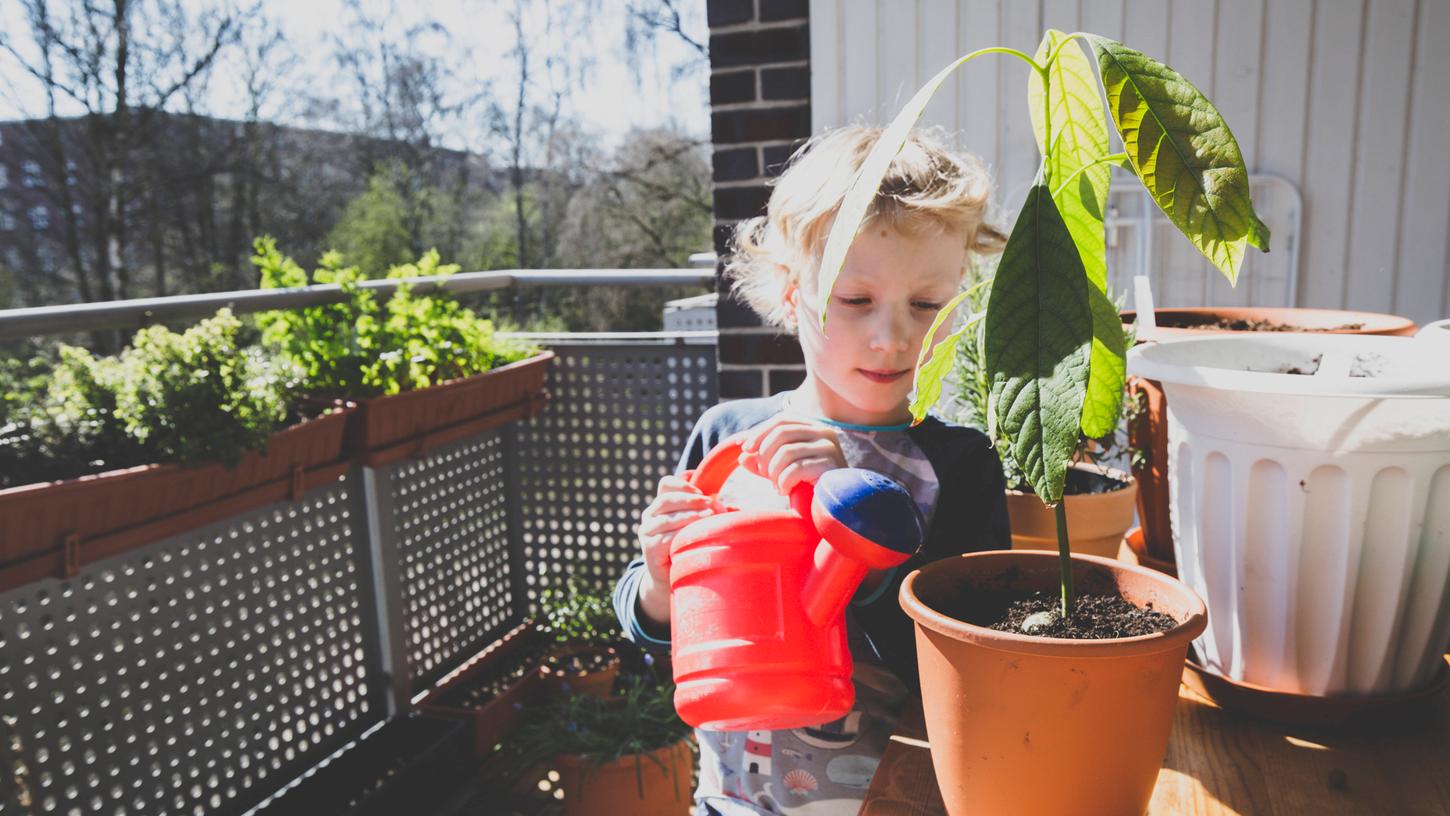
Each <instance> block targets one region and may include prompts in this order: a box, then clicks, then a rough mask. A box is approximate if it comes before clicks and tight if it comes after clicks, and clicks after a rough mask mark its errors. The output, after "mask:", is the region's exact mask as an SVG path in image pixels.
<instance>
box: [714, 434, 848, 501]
mask: <svg viewBox="0 0 1450 816" xmlns="http://www.w3.org/2000/svg"><path fill="white" fill-rule="evenodd" d="M742 447H743V449H744V453H743V454H742V455H741V457H740V464H741V466H742V467H744V468H745V469H746V470H749V471H750V472H751V473H754V474H756V475H757V476H763V477H765V478H766V479H769V480H770V481H771V482H773V483H774V484H775V488H776V490H779V491H780V494H781V495H782V496H789V495H790V491H791V488H793V487H795V486H796V485H797V484H799V483H800V482H803V481H804V482H810V483H812V484H814V483H815V481H816V480H817V479H819V478H821V474H823V473H825V472H826V471H828V470H834V469H836V468H843V467H846V455H845V454H844V453H842V452H841V443H840V442H839V441H838V440H837V439H836V429H835V428H832V427H830V426H829V425H822V424H820V423H816V422H809V421H806V420H803V419H791V418H788V417H781V418H778V419H774V420H771V421H770V422H766V423H764V424H762V425H761V426H760V427H758V428H755V429H753V430H751V431H750V432H749V433H748V434H747V435H746V437H745V438H744V439H743V440H742Z"/></svg>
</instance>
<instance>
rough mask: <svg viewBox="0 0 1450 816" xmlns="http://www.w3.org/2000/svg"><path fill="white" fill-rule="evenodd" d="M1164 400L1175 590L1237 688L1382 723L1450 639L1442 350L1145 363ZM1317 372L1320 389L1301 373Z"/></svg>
mask: <svg viewBox="0 0 1450 816" xmlns="http://www.w3.org/2000/svg"><path fill="white" fill-rule="evenodd" d="M1129 370H1130V372H1132V373H1134V374H1136V375H1137V376H1140V377H1145V378H1150V379H1153V380H1156V381H1158V382H1161V383H1162V385H1163V388H1164V389H1165V391H1166V393H1167V396H1168V410H1167V436H1168V438H1167V449H1168V462H1167V466H1168V467H1167V471H1168V486H1169V493H1170V497H1171V508H1172V512H1173V531H1174V537H1173V540H1174V549H1175V553H1176V556H1177V564H1178V571H1179V574H1180V575H1181V576H1182V577H1183V579H1184V580H1185V581H1186V582H1187V583H1188V584H1189V585H1190V586H1192V587H1193V588H1194V589H1195V590H1197V591H1198V592H1199V593H1200V594H1202V595H1203V596H1204V598H1205V599H1206V600H1207V602H1208V606H1209V609H1210V612H1211V619H1210V626H1209V629H1208V630H1207V631H1206V632H1205V633H1204V635H1203V637H1202V638H1200V639H1199V640H1198V642H1197V643H1196V644H1195V648H1196V650H1197V652H1198V654H1199V656H1200V657H1201V658H1202V660H1203V666H1204V668H1205V669H1207V670H1208V671H1211V672H1214V673H1215V674H1218V675H1219V676H1221V677H1223V678H1226V679H1227V680H1229V681H1232V682H1236V683H1242V684H1246V687H1248V686H1254V687H1259V688H1263V689H1268V690H1271V691H1279V692H1289V693H1294V694H1301V695H1312V696H1318V697H1331V696H1354V697H1358V698H1360V699H1361V701H1362V702H1363V703H1364V704H1366V705H1370V704H1373V701H1374V700H1375V699H1377V698H1384V699H1390V698H1391V697H1392V696H1393V695H1396V694H1403V693H1406V692H1410V691H1413V690H1415V689H1418V688H1421V687H1423V686H1425V685H1426V684H1429V683H1431V682H1434V680H1435V672H1436V671H1437V670H1438V669H1439V668H1440V666H1441V663H1442V660H1441V657H1440V656H1441V654H1442V653H1443V651H1444V648H1445V643H1446V640H1447V638H1450V617H1447V616H1446V614H1445V610H1446V609H1447V608H1450V369H1447V368H1446V367H1445V363H1444V354H1443V352H1440V351H1439V349H1438V344H1434V343H1424V342H1421V341H1418V340H1413V339H1404V338H1393V337H1362V336H1360V337H1355V336H1331V335H1323V334H1318V335H1316V334H1275V335H1264V334H1259V335H1254V336H1236V337H1212V338H1204V339H1196V340H1185V341H1181V342H1173V343H1163V344H1158V345H1149V346H1142V347H1139V348H1137V349H1134V350H1133V352H1132V354H1131V355H1130V357H1129ZM1299 372H1307V373H1299Z"/></svg>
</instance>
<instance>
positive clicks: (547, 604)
mask: <svg viewBox="0 0 1450 816" xmlns="http://www.w3.org/2000/svg"><path fill="white" fill-rule="evenodd" d="M539 605H540V611H541V612H542V615H543V621H542V627H541V628H542V629H543V630H544V631H545V632H546V633H547V634H548V636H549V637H550V638H551V639H552V640H553V642H554V643H555V644H557V645H561V646H562V645H584V646H614V645H616V644H618V643H619V642H620V640H621V639H622V637H623V635H622V634H621V633H620V630H619V618H618V617H616V616H615V614H614V604H613V601H612V600H611V599H610V597H609V596H608V595H605V594H603V593H602V592H595V591H590V590H588V589H586V588H585V587H583V586H581V585H580V584H579V583H578V582H577V581H575V580H574V579H573V578H570V579H569V580H568V581H567V582H566V583H565V585H564V586H563V587H552V588H549V589H546V590H544V593H543V595H542V597H541V598H540V599H539Z"/></svg>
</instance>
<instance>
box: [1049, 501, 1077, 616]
mask: <svg viewBox="0 0 1450 816" xmlns="http://www.w3.org/2000/svg"><path fill="white" fill-rule="evenodd" d="M1052 512H1053V515H1055V516H1056V517H1057V563H1058V566H1059V567H1060V568H1061V570H1062V619H1063V620H1069V619H1071V618H1072V608H1073V605H1074V600H1075V599H1074V597H1073V592H1072V552H1071V551H1070V550H1069V549H1068V547H1067V498H1066V497H1063V498H1062V499H1061V500H1059V501H1058V502H1057V504H1055V505H1053V508H1052Z"/></svg>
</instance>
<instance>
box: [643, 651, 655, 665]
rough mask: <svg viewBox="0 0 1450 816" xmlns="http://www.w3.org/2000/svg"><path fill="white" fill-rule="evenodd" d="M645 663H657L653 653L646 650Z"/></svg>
mask: <svg viewBox="0 0 1450 816" xmlns="http://www.w3.org/2000/svg"><path fill="white" fill-rule="evenodd" d="M644 664H645V665H646V666H653V665H654V664H655V656H654V655H652V654H650V653H649V652H645V653H644Z"/></svg>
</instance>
